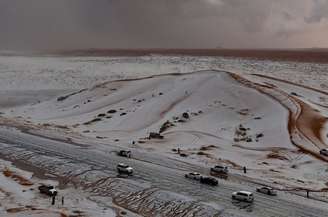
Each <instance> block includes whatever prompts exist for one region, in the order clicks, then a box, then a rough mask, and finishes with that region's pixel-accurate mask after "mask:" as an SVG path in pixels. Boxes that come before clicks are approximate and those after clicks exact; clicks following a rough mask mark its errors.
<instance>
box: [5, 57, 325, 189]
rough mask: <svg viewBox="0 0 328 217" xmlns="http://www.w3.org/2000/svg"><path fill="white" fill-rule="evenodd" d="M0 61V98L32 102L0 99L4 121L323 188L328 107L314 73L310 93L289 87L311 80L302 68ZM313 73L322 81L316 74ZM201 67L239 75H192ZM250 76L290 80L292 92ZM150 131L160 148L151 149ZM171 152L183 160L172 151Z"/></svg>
mask: <svg viewBox="0 0 328 217" xmlns="http://www.w3.org/2000/svg"><path fill="white" fill-rule="evenodd" d="M0 60H2V62H0V66H1V65H3V67H2V68H1V67H0V70H1V71H2V72H3V73H1V74H0V78H1V80H0V84H1V88H0V91H1V92H0V94H4V95H5V94H6V91H8V94H9V96H11V95H14V94H10V93H9V92H10V91H15V90H20V92H21V93H24V91H25V92H26V94H27V93H30V92H29V91H38V94H40V95H39V96H36V95H34V97H30V98H27V99H26V98H25V101H24V103H19V102H21V101H22V100H18V99H16V101H15V100H14V101H15V102H13V103H12V104H11V105H8V103H6V100H4V98H1V102H3V103H2V104H6V105H7V106H6V107H4V106H2V107H1V111H0V112H1V113H3V114H2V116H3V118H2V119H3V120H6V121H7V120H8V119H4V118H9V119H10V120H11V121H16V122H20V123H22V124H24V125H25V126H28V127H33V128H34V129H39V130H45V129H47V130H56V129H60V130H62V131H67V133H68V134H66V135H65V137H69V136H70V135H73V133H75V134H74V135H75V136H76V135H78V136H79V137H80V138H86V140H87V141H90V140H92V141H97V142H99V143H102V144H110V145H115V146H120V147H128V148H140V149H143V150H147V151H153V152H160V153H161V154H165V155H167V156H169V157H173V158H178V159H180V160H184V161H188V162H192V163H201V164H216V163H219V162H220V163H226V164H228V165H230V166H231V167H232V168H234V169H235V171H234V172H236V173H239V169H240V168H241V167H242V166H247V167H248V168H250V169H251V170H250V172H249V173H248V175H249V176H252V177H256V178H260V179H264V180H266V181H269V182H275V183H282V184H290V185H297V186H311V187H313V188H316V189H318V188H322V187H325V182H326V181H325V180H326V179H327V178H328V176H327V175H326V173H325V164H324V161H325V160H326V159H325V158H323V157H322V156H320V155H318V152H319V150H320V148H324V147H326V146H327V138H326V130H325V129H327V127H326V119H325V116H327V115H328V112H327V105H326V104H327V103H326V102H328V98H327V95H326V94H325V93H324V91H325V90H322V91H321V92H320V91H316V90H317V89H318V88H319V87H322V88H324V89H325V88H326V87H325V84H323V83H320V82H319V81H320V78H319V77H315V76H314V74H313V76H314V77H313V81H314V82H313V84H314V85H312V83H311V82H308V83H309V84H311V86H312V87H315V88H316V89H315V88H312V89H311V88H306V87H305V86H304V83H302V82H305V80H304V81H303V80H302V82H301V83H296V82H297V81H298V79H299V78H306V79H309V77H306V76H307V75H308V74H307V73H303V71H306V70H305V69H306V68H307V65H305V64H297V65H294V64H292V63H290V64H289V63H273V62H269V61H253V60H247V61H248V62H247V61H246V60H238V59H214V58H206V57H202V58H195V57H139V58H123V57H122V58H93V59H92V60H91V59H90V58H84V59H83V58H67V59H64V60H62V59H60V58H58V59H56V58H36V59H33V60H31V59H28V58H23V57H12V58H11V59H10V58H9V59H8V57H6V58H4V59H0ZM17 60H20V61H21V64H18V65H17V62H18V61H17ZM8 61H9V62H8ZM42 62H46V63H47V64H46V66H43V65H42V64H41V63H42ZM288 64H289V65H288ZM300 67H303V68H300ZM313 67H314V68H316V69H318V70H320V71H319V72H320V73H319V74H318V76H319V75H322V74H324V73H323V72H324V69H325V67H324V66H321V65H320V66H317V65H316V66H313ZM23 68H27V69H26V70H24V69H23ZM208 68H216V69H220V68H223V69H231V70H237V71H238V73H237V74H234V73H231V72H226V71H223V70H206V71H199V70H202V69H208ZM284 68H288V69H289V70H291V69H293V70H294V71H293V72H288V73H287V72H286V73H284V72H283V70H281V69H284ZM259 70H260V71H259ZM298 70H299V71H298ZM302 70H303V71H302ZM296 71H298V72H300V73H301V74H300V75H299V76H298V75H297V74H296ZM188 72H192V73H188ZM253 73H261V75H266V76H267V75H270V76H272V75H275V76H281V77H283V78H284V79H285V78H286V77H287V76H288V75H292V76H291V77H290V79H289V80H290V81H291V82H292V81H293V82H294V84H296V85H293V84H291V83H289V84H288V83H286V82H282V81H278V80H277V79H270V78H268V77H260V76H256V75H253ZM271 73H276V74H271ZM296 75H297V76H296ZM20 76H23V78H24V79H19V77H20ZM246 78H247V79H246ZM285 80H286V79H285ZM321 80H322V79H321ZM36 81H37V82H36ZM318 86H319V87H318ZM49 90H56V91H58V92H51V93H50V92H49ZM12 93H14V92H12ZM295 93H296V94H295ZM40 96H42V97H40ZM22 97H24V94H22ZM1 102H0V105H1ZM8 107H9V108H8ZM1 113H0V114H1ZM184 113H185V114H187V116H185V117H183V116H184V115H183V114H184ZM3 122H4V121H3ZM150 132H161V135H163V136H164V139H150V140H149V139H147V137H148V136H149V133H150ZM72 138H73V136H72ZM105 147H106V146H105ZM178 148H179V149H180V150H181V152H182V153H183V154H185V156H187V157H185V158H182V157H180V156H179V155H178V154H177V153H176V152H175V151H173V149H178ZM304 151H307V153H304ZM299 180H301V181H302V182H299Z"/></svg>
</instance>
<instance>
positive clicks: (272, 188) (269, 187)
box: [261, 186, 273, 190]
mask: <svg viewBox="0 0 328 217" xmlns="http://www.w3.org/2000/svg"><path fill="white" fill-rule="evenodd" d="M261 188H267V189H270V190H272V189H273V188H271V187H268V186H263V187H261Z"/></svg>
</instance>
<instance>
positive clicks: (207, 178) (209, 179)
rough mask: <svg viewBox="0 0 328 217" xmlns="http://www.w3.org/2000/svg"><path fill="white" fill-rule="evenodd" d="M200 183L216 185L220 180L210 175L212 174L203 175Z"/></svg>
mask: <svg viewBox="0 0 328 217" xmlns="http://www.w3.org/2000/svg"><path fill="white" fill-rule="evenodd" d="M200 183H204V184H207V185H212V186H216V185H218V184H219V182H218V180H216V179H215V178H213V177H210V176H201V177H200Z"/></svg>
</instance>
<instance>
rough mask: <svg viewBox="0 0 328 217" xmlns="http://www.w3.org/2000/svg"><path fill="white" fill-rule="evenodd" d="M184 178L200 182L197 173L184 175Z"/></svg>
mask: <svg viewBox="0 0 328 217" xmlns="http://www.w3.org/2000/svg"><path fill="white" fill-rule="evenodd" d="M185 177H186V178H188V179H195V180H200V177H201V175H200V174H199V173H196V172H191V173H187V174H185Z"/></svg>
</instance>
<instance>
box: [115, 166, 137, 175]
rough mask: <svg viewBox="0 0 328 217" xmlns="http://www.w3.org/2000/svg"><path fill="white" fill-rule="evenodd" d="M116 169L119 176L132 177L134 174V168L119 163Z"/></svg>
mask: <svg viewBox="0 0 328 217" xmlns="http://www.w3.org/2000/svg"><path fill="white" fill-rule="evenodd" d="M116 168H117V172H118V173H119V174H126V175H132V173H133V168H132V167H130V166H129V165H127V164H124V163H119V164H118V165H117V167H116Z"/></svg>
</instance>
